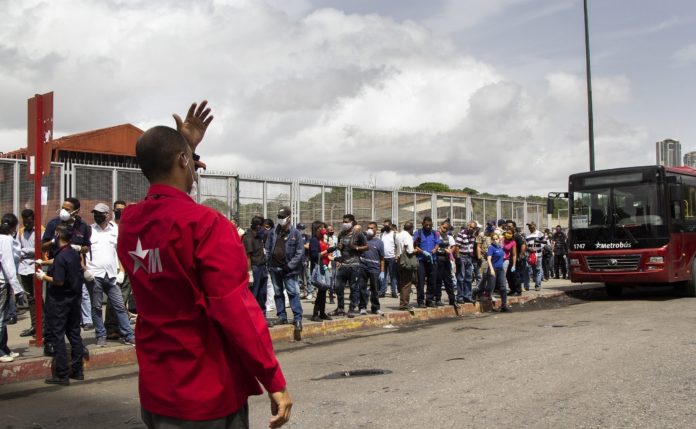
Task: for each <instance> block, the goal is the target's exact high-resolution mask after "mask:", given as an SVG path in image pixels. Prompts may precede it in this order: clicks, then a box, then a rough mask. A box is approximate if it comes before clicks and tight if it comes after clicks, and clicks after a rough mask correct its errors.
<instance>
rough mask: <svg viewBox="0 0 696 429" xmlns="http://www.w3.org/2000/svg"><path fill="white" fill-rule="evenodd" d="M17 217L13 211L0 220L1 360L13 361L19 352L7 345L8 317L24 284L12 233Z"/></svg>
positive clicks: (5, 361) (14, 230)
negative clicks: (19, 277)
mask: <svg viewBox="0 0 696 429" xmlns="http://www.w3.org/2000/svg"><path fill="white" fill-rule="evenodd" d="M18 223H19V222H18V221H17V217H16V216H15V215H14V214H12V213H7V214H5V215H3V216H2V220H1V221H0V362H4V363H7V362H12V361H13V360H14V359H15V358H16V357H19V353H16V352H13V351H12V350H10V348H9V347H8V345H7V324H6V323H7V318H8V311H9V303H10V300H11V299H13V298H12V297H13V295H14V294H15V293H16V291H21V290H22V286H21V285H20V283H19V280H18V279H17V268H16V265H15V257H14V256H15V245H14V240H13V239H12V235H14V233H15V232H16V228H17V224H18Z"/></svg>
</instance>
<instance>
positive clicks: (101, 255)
mask: <svg viewBox="0 0 696 429" xmlns="http://www.w3.org/2000/svg"><path fill="white" fill-rule="evenodd" d="M117 239H118V227H117V226H116V225H115V224H114V223H112V222H109V223H107V225H106V228H104V229H102V227H100V226H99V225H97V224H96V223H93V224H92V238H91V241H92V246H91V247H90V251H89V252H87V257H86V259H87V269H88V270H89V271H90V272H91V273H92V274H93V275H94V277H100V278H103V277H104V276H105V275H106V276H108V277H109V278H112V277H116V274H118V255H117V253H116V240H117Z"/></svg>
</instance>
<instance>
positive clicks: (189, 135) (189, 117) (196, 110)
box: [172, 100, 213, 152]
mask: <svg viewBox="0 0 696 429" xmlns="http://www.w3.org/2000/svg"><path fill="white" fill-rule="evenodd" d="M207 105H208V101H207V100H203V101H201V104H200V106H197V105H196V103H193V104H191V107H189V110H188V113H187V114H186V119H185V120H184V121H182V120H181V117H180V116H179V115H177V114H176V113H174V114H173V115H172V116H173V117H174V121H175V122H176V129H177V130H178V131H179V132H180V133H181V135H182V136H184V138H185V139H186V142H187V143H188V144H189V146H190V147H191V151H192V152H195V151H196V146H198V144H199V143H200V142H201V140H203V136H204V135H205V132H206V130H207V129H208V125H210V123H211V122H212V121H213V116H212V115H210V108H209V107H208V108H206V106H207ZM208 115H210V116H208Z"/></svg>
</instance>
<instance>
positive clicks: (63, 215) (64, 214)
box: [58, 209, 72, 222]
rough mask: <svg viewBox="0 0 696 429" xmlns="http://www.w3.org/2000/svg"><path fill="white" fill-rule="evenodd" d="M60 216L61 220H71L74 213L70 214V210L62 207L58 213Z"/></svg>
mask: <svg viewBox="0 0 696 429" xmlns="http://www.w3.org/2000/svg"><path fill="white" fill-rule="evenodd" d="M58 217H60V220H62V221H63V222H67V221H69V220H70V218H71V217H72V215H71V214H70V212H69V211H67V210H65V209H60V212H59V213H58Z"/></svg>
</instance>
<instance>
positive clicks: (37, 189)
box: [30, 94, 46, 347]
mask: <svg viewBox="0 0 696 429" xmlns="http://www.w3.org/2000/svg"><path fill="white" fill-rule="evenodd" d="M43 124H44V118H43V97H41V95H38V94H37V95H36V124H35V125H36V154H34V259H41V238H42V237H41V235H42V234H41V225H42V224H41V179H42V178H43V159H42V158H43V156H42V155H43V145H44V144H45V142H44V139H45V138H46V136H45V135H44V129H43ZM30 126H31V125H30ZM34 302H35V303H36V324H35V325H34V330H35V331H36V340H35V341H34V342H33V343H34V345H36V346H37V347H41V346H43V285H42V282H41V280H39V279H38V278H36V276H34Z"/></svg>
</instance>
